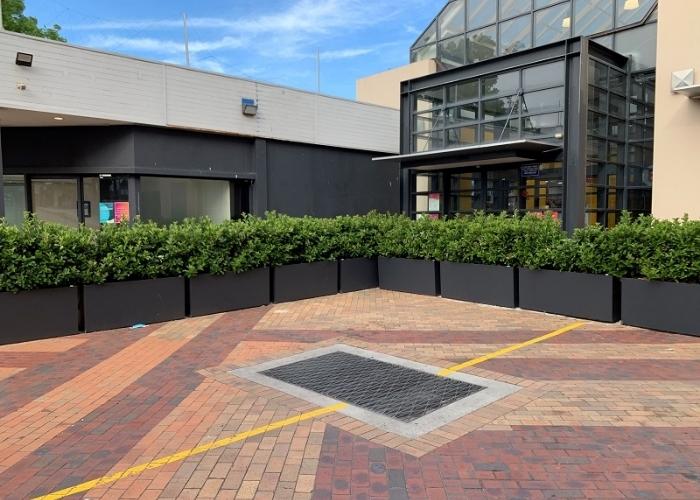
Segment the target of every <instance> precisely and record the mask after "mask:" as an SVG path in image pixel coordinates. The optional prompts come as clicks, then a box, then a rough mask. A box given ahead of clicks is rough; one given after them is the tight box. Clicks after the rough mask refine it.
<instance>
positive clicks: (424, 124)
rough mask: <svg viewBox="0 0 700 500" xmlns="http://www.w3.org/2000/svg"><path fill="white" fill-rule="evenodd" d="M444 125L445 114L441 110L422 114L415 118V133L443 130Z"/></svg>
mask: <svg viewBox="0 0 700 500" xmlns="http://www.w3.org/2000/svg"><path fill="white" fill-rule="evenodd" d="M443 125H444V120H443V114H442V110H441V109H436V110H434V111H428V112H427V113H420V114H417V115H415V118H414V131H415V132H429V131H431V130H433V129H435V128H441V127H442V126H443Z"/></svg>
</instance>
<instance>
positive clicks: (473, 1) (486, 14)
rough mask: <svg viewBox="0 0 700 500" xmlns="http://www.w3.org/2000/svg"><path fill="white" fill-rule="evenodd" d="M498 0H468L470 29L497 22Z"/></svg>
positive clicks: (468, 24)
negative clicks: (496, 0) (495, 0)
mask: <svg viewBox="0 0 700 500" xmlns="http://www.w3.org/2000/svg"><path fill="white" fill-rule="evenodd" d="M497 9H498V2H494V1H493V0H467V15H468V18H467V27H468V28H469V29H470V30H473V29H474V28H481V27H482V26H486V25H487V24H493V23H495V22H496V15H497Z"/></svg>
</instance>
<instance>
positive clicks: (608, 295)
mask: <svg viewBox="0 0 700 500" xmlns="http://www.w3.org/2000/svg"><path fill="white" fill-rule="evenodd" d="M519 275H520V276H519V288H520V293H519V299H520V307H521V308H522V309H529V310H531V311H542V312H548V313H553V314H561V315H563V316H572V317H574V318H583V319H591V320H594V321H604V322H608V323H614V322H617V321H619V320H620V285H619V280H617V279H615V278H613V277H611V276H601V275H595V274H583V273H566V272H559V271H545V270H538V271H531V270H529V269H520V272H519Z"/></svg>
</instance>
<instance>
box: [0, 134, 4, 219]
mask: <svg viewBox="0 0 700 500" xmlns="http://www.w3.org/2000/svg"><path fill="white" fill-rule="evenodd" d="M0 146H2V127H0ZM2 176H3V168H2V147H0V217H5V183H4V181H3V177H2Z"/></svg>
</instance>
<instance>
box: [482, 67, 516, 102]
mask: <svg viewBox="0 0 700 500" xmlns="http://www.w3.org/2000/svg"><path fill="white" fill-rule="evenodd" d="M519 88H520V77H519V75H518V72H517V71H513V72H511V73H503V74H500V75H494V76H489V77H486V78H484V79H482V83H481V95H482V96H484V97H488V96H493V95H501V94H514V93H516V92H517V91H518V89H519Z"/></svg>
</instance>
